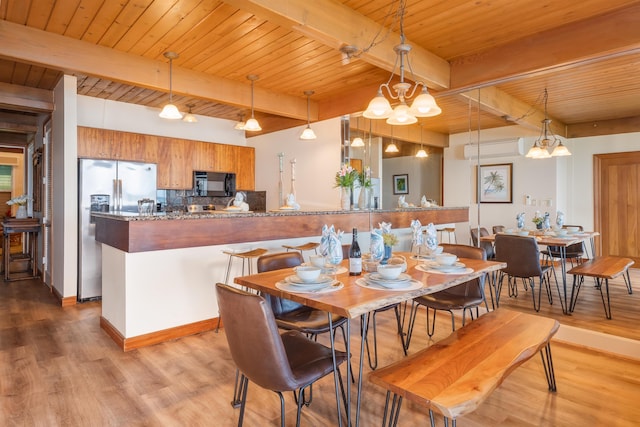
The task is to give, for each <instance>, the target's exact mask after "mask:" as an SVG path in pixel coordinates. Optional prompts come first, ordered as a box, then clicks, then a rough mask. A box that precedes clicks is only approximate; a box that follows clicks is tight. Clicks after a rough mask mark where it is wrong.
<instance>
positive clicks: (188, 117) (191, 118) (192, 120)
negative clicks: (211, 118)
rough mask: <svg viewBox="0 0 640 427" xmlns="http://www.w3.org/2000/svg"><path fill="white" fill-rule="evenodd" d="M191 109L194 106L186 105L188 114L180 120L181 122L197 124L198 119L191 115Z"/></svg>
mask: <svg viewBox="0 0 640 427" xmlns="http://www.w3.org/2000/svg"><path fill="white" fill-rule="evenodd" d="M193 107H195V105H194V104H187V108H188V109H189V112H188V113H187V114H185V115H184V117H183V118H182V121H183V122H187V123H198V119H197V118H196V116H194V115H193V113H191V109H192V108H193Z"/></svg>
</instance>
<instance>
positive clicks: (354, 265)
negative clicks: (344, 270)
mask: <svg viewBox="0 0 640 427" xmlns="http://www.w3.org/2000/svg"><path fill="white" fill-rule="evenodd" d="M361 274H362V252H360V245H358V229H357V228H354V229H353V240H352V241H351V247H350V248H349V275H350V276H359V275H361Z"/></svg>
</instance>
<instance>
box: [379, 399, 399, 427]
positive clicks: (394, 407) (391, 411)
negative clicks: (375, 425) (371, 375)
mask: <svg viewBox="0 0 640 427" xmlns="http://www.w3.org/2000/svg"><path fill="white" fill-rule="evenodd" d="M390 397H391V392H390V391H387V399H386V400H385V402H384V415H383V417H382V427H385V425H387V415H389V424H388V426H389V427H392V426H394V427H395V426H397V425H398V417H399V416H400V408H401V407H402V396H398V395H397V394H395V393H394V394H393V400H392V401H391V407H389V399H390Z"/></svg>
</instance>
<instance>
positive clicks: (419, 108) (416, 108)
mask: <svg viewBox="0 0 640 427" xmlns="http://www.w3.org/2000/svg"><path fill="white" fill-rule="evenodd" d="M411 113H412V114H413V115H414V116H416V117H433V116H437V115H438V114H440V113H442V110H441V109H440V107H438V104H436V100H435V98H434V97H433V96H432V95H431V94H430V93H429V91H428V90H427V87H426V86H423V87H422V92H421V93H420V95H418V96H417V97H416V99H414V100H413V103H412V104H411Z"/></svg>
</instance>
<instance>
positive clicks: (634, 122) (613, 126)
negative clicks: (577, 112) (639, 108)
mask: <svg viewBox="0 0 640 427" xmlns="http://www.w3.org/2000/svg"><path fill="white" fill-rule="evenodd" d="M632 132H640V116H635V117H626V118H623V119H612V120H602V121H596V122H588V123H575V124H572V125H568V126H567V137H568V138H584V137H588V136H603V135H614V134H618V133H632Z"/></svg>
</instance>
